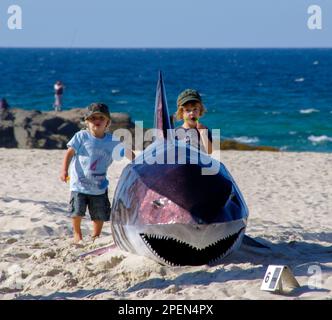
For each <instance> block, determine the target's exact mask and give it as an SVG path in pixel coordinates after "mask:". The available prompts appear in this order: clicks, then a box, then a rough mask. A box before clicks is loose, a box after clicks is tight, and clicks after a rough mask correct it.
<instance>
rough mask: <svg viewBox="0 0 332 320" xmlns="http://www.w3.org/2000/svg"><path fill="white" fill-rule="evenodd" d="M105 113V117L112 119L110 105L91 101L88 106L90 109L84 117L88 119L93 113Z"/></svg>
mask: <svg viewBox="0 0 332 320" xmlns="http://www.w3.org/2000/svg"><path fill="white" fill-rule="evenodd" d="M98 113H99V114H103V115H104V116H105V117H107V118H108V119H111V115H110V112H109V110H108V106H107V105H106V104H104V103H99V102H98V103H91V104H90V105H89V106H88V111H87V113H86V114H85V117H84V119H85V120H86V119H88V118H89V117H91V116H92V115H93V114H98Z"/></svg>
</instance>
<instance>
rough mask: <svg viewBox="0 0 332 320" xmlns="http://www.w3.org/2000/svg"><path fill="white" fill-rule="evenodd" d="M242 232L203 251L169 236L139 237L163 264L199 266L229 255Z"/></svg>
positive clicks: (141, 234)
mask: <svg viewBox="0 0 332 320" xmlns="http://www.w3.org/2000/svg"><path fill="white" fill-rule="evenodd" d="M243 230H244V228H242V229H241V230H240V231H239V232H236V233H234V234H232V235H229V236H227V237H225V238H223V239H220V240H218V241H216V242H215V243H213V244H211V245H209V246H207V247H205V248H203V249H199V248H195V247H193V246H191V245H190V244H188V243H186V242H183V241H181V240H178V239H175V238H172V237H169V236H160V235H155V234H145V233H140V236H141V238H142V240H143V241H144V243H145V244H146V245H147V247H148V248H149V249H150V251H151V252H152V253H153V254H154V255H155V256H156V257H158V258H159V259H160V260H161V261H163V262H164V263H165V264H168V265H171V266H184V265H190V266H200V265H204V264H213V263H215V262H217V261H218V260H220V259H222V258H223V257H225V256H226V255H227V254H228V253H230V251H231V249H232V248H233V247H234V245H235V244H236V242H237V241H236V240H237V239H238V238H239V236H240V234H241V232H242V231H243Z"/></svg>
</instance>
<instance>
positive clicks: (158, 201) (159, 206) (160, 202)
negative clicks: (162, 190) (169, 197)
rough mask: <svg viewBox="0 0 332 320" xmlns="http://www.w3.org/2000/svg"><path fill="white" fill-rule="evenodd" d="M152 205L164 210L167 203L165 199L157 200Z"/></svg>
mask: <svg viewBox="0 0 332 320" xmlns="http://www.w3.org/2000/svg"><path fill="white" fill-rule="evenodd" d="M152 204H153V205H154V206H155V207H156V208H163V207H164V206H165V202H164V201H163V199H157V200H153V201H152Z"/></svg>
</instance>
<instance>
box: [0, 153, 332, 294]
mask: <svg viewBox="0 0 332 320" xmlns="http://www.w3.org/2000/svg"><path fill="white" fill-rule="evenodd" d="M63 154H64V151H63V150H37V149H30V150H24V149H4V148H2V149H0V177H1V187H0V299H2V300H7V299H213V300H215V299H216V300H219V299H332V171H331V168H332V154H329V153H295V152H294V153H293V152H259V151H241V152H240V151H224V152H222V154H221V159H222V162H223V163H224V164H225V165H226V167H227V168H228V169H229V171H230V172H231V174H232V176H233V177H234V179H235V181H236V182H237V184H238V186H239V188H240V190H241V191H242V193H243V196H244V198H245V200H246V203H247V205H248V207H249V212H250V214H249V220H248V226H247V231H246V233H247V234H248V235H250V236H251V237H253V238H255V239H256V240H259V241H261V242H262V243H263V244H266V245H268V246H270V250H269V251H267V250H259V249H250V248H248V247H245V246H243V247H241V248H240V250H238V251H236V252H235V253H233V254H232V255H230V256H229V257H227V258H226V259H225V260H224V261H223V263H222V264H219V265H216V266H206V265H204V266H199V267H168V266H163V265H160V264H158V263H157V262H154V261H152V260H149V259H148V258H145V257H141V256H137V255H134V254H130V253H128V252H124V251H121V250H120V249H117V248H115V249H113V250H111V251H110V252H107V253H105V254H104V255H101V256H90V257H86V258H85V259H81V260H79V259H78V256H79V255H80V254H82V253H85V252H88V251H91V250H93V249H95V248H99V247H103V246H106V245H109V244H112V242H113V240H112V235H111V230H110V223H106V224H105V226H104V229H103V233H102V237H101V238H99V239H97V240H96V241H95V242H94V243H92V241H91V240H90V239H89V232H90V230H91V222H90V218H89V216H87V218H86V219H85V220H84V223H83V233H84V242H83V244H82V245H79V246H74V245H73V244H72V243H71V221H70V218H68V216H67V206H68V198H69V189H68V185H67V184H65V183H63V182H61V181H60V180H59V171H60V166H61V161H62V157H63ZM127 163H128V161H127V160H123V161H121V162H114V163H113V164H112V166H111V167H110V168H109V171H108V175H109V179H110V189H109V196H110V198H112V194H113V192H114V189H115V187H116V184H117V181H118V179H119V177H120V175H121V171H122V169H123V168H124V167H125V166H126V164H127ZM271 264H274V265H288V266H290V268H291V270H292V271H293V273H294V275H295V277H296V279H297V280H298V282H299V284H300V287H299V288H297V289H295V290H294V291H293V292H292V293H291V294H274V293H270V292H265V291H261V290H260V286H261V283H262V280H263V277H264V274H265V271H266V269H267V267H268V265H271ZM313 270H315V272H313ZM317 270H318V271H320V272H318V271H317Z"/></svg>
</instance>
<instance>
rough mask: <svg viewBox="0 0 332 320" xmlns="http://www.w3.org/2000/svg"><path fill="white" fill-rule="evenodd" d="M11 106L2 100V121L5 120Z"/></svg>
mask: <svg viewBox="0 0 332 320" xmlns="http://www.w3.org/2000/svg"><path fill="white" fill-rule="evenodd" d="M8 109H9V104H8V102H7V100H6V99H5V98H1V100H0V120H4V119H5V117H6V113H7V112H8Z"/></svg>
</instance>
